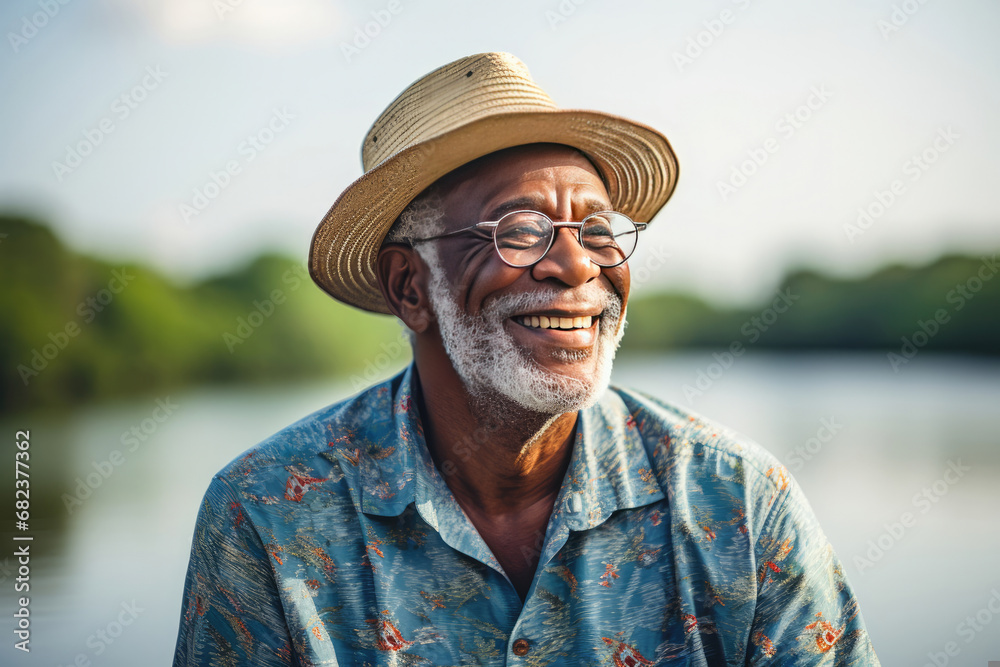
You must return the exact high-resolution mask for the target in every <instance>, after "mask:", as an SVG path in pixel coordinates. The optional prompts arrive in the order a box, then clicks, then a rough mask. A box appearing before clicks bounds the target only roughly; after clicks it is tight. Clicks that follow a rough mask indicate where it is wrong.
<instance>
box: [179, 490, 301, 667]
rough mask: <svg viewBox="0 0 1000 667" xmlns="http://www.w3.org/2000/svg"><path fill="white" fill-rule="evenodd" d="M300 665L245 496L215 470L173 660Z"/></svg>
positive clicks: (197, 529)
mask: <svg viewBox="0 0 1000 667" xmlns="http://www.w3.org/2000/svg"><path fill="white" fill-rule="evenodd" d="M251 664H252V665H283V666H287V665H298V660H296V658H295V657H294V655H293V651H292V645H291V640H290V637H289V633H288V629H287V626H286V624H285V617H284V612H283V609H282V605H281V600H280V598H279V595H278V590H277V587H276V585H275V580H274V576H273V572H272V570H271V566H270V563H269V560H268V555H267V552H266V551H265V549H264V545H263V543H262V542H261V539H260V536H259V535H258V534H257V531H256V529H255V528H254V526H253V525H252V523H251V521H250V518H249V516H248V514H247V512H246V510H245V509H244V507H243V504H242V503H241V500H240V497H239V495H238V494H237V493H236V492H235V491H234V490H233V489H232V487H231V486H230V485H229V483H228V482H226V481H225V480H224V479H222V478H220V477H216V478H214V479H213V480H212V483H211V484H210V485H209V488H208V491H207V492H206V493H205V498H204V500H203V501H202V504H201V510H200V511H199V513H198V520H197V524H196V526H195V532H194V541H193V544H192V545H191V561H190V564H189V565H188V571H187V578H186V581H185V585H184V602H183V606H182V609H181V621H180V631H179V633H178V636H177V647H176V650H175V653H174V667H189V666H194V665H251Z"/></svg>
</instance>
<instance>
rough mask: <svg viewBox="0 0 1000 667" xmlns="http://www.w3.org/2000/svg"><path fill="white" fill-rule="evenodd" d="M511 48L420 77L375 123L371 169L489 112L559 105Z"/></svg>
mask: <svg viewBox="0 0 1000 667" xmlns="http://www.w3.org/2000/svg"><path fill="white" fill-rule="evenodd" d="M556 108H557V107H556V104H555V102H553V101H552V98H550V97H549V96H548V95H547V94H546V93H545V91H543V90H542V89H541V88H540V87H539V86H538V84H536V83H535V82H534V80H532V78H531V73H530V72H529V71H528V68H527V66H526V65H525V64H524V63H523V62H521V61H520V60H519V59H518V58H517V57H515V56H513V55H511V54H509V53H499V52H498V53H480V54H477V55H474V56H468V57H466V58H462V59H460V60H456V61H455V62H452V63H449V64H447V65H445V66H444V67H439V68H438V69H436V70H434V71H433V72H431V73H430V74H427V75H426V76H423V77H421V78H420V79H417V80H416V81H414V82H413V83H412V84H410V85H409V86H408V87H407V88H406V90H404V91H403V92H402V93H400V95H399V96H398V97H397V98H396V99H395V100H393V101H392V103H391V104H389V106H388V107H387V108H386V110H385V111H383V112H382V115H380V116H379V117H378V119H377V120H376V121H375V122H374V123H373V124H372V126H371V128H370V129H369V130H368V134H367V135H365V140H364V143H362V145H361V165H362V168H363V169H364V170H365V171H366V172H367V171H370V170H371V169H372V168H374V167H375V166H377V165H379V164H381V163H382V162H384V161H385V160H387V159H389V158H391V157H392V156H393V155H396V154H397V153H399V152H400V151H402V150H404V149H406V148H409V147H410V146H413V145H416V144H420V143H422V142H425V141H427V140H428V139H432V138H434V137H436V136H439V135H442V134H444V133H446V132H448V131H450V130H453V129H455V128H458V127H461V126H463V125H467V124H468V123H470V122H473V121H477V120H480V119H482V118H486V117H489V116H496V115H501V114H505V113H520V112H527V111H551V110H553V109H556Z"/></svg>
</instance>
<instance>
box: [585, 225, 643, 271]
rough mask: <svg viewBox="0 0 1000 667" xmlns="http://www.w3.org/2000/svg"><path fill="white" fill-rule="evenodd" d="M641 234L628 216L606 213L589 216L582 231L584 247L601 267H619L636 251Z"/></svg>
mask: <svg viewBox="0 0 1000 667" xmlns="http://www.w3.org/2000/svg"><path fill="white" fill-rule="evenodd" d="M638 237H639V232H638V230H636V228H635V223H633V222H632V220H630V219H629V217H628V216H626V215H622V214H621V213H614V212H612V211H604V212H601V213H595V214H593V215H591V216H588V217H587V218H585V219H584V221H583V227H581V229H580V238H581V240H582V242H583V247H584V248H586V249H587V252H588V253H589V254H590V258H591V259H592V260H594V263H595V264H598V265H600V266H605V267H608V266H618V265H619V264H621V263H622V262H624V261H625V260H627V259H628V258H629V257H630V256H631V255H632V251H633V250H635V244H636V240H637V239H638Z"/></svg>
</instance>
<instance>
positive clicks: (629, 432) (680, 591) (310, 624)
mask: <svg viewBox="0 0 1000 667" xmlns="http://www.w3.org/2000/svg"><path fill="white" fill-rule="evenodd" d="M413 373H414V371H413V368H412V366H411V367H410V368H408V369H407V370H406V371H404V372H403V373H401V374H400V375H397V376H396V377H395V378H393V379H391V380H389V381H387V382H385V383H383V384H380V385H377V386H375V387H372V388H371V389H369V390H367V391H365V392H363V393H361V394H360V395H358V396H355V397H353V398H351V399H348V400H346V401H344V402H342V403H338V404H335V405H332V406H330V407H328V408H326V409H323V410H321V411H319V412H317V413H315V414H313V415H311V416H309V417H307V418H305V419H303V420H302V421H300V422H298V423H296V424H293V425H292V426H289V427H288V428H286V429H284V430H282V431H281V432H279V433H278V434H276V435H274V436H272V437H271V438H269V439H268V440H266V441H265V442H263V443H261V444H260V445H258V446H257V447H254V448H252V449H250V450H249V451H247V452H246V453H245V454H243V455H242V456H240V457H239V458H238V459H236V460H235V461H233V462H232V463H231V464H230V465H228V466H227V467H226V468H225V469H223V470H222V471H221V472H220V473H219V474H218V475H216V476H215V478H214V479H213V480H212V483H211V485H210V486H209V488H208V492H207V493H206V494H205V499H204V502H203V503H202V506H201V511H200V513H199V516H198V521H197V526H196V528H195V534H194V543H193V547H192V550H191V562H190V566H189V569H188V574H187V581H186V585H185V592H184V604H183V611H182V615H181V623H180V634H179V636H178V639H177V650H176V655H175V658H174V665H175V666H180V665H351V666H353V665H532V666H540V665H560V664H573V665H614V666H615V667H635V666H639V665H677V666H680V665H772V664H781V665H878V664H879V662H878V659H877V658H876V657H875V653H874V651H873V649H872V645H871V642H870V641H869V638H868V633H867V631H866V630H865V626H864V622H863V621H862V617H861V613H860V611H859V610H858V604H857V601H856V600H855V598H854V595H853V593H852V591H851V588H850V586H849V585H848V583H847V581H846V579H845V576H844V572H843V568H842V567H841V564H840V562H839V561H838V560H837V558H836V556H835V555H834V553H833V550H832V548H831V547H830V544H829V542H828V541H827V539H826V537H825V536H824V535H823V532H822V531H821V530H820V527H819V526H818V524H817V522H816V519H815V517H814V516H813V513H812V511H811V510H810V508H809V505H808V504H807V502H806V500H805V498H804V497H803V495H802V493H801V491H800V490H799V488H798V487H797V486H796V484H795V482H794V481H793V480H792V479H791V477H790V476H789V474H788V472H787V471H786V470H785V468H784V467H782V466H781V465H780V464H779V463H778V462H777V461H776V460H775V459H774V458H773V457H771V455H769V454H768V453H767V452H765V451H764V450H762V449H761V448H760V447H759V446H758V445H756V444H754V443H752V442H750V441H748V440H746V439H744V438H742V437H739V436H736V435H734V434H732V433H729V432H726V431H725V430H723V429H721V428H719V427H717V426H715V425H713V424H711V423H709V422H706V421H703V420H702V419H700V418H698V417H695V416H692V415H689V414H687V413H685V412H683V411H681V410H678V409H677V408H673V407H670V406H667V405H664V404H663V403H660V402H658V401H656V400H654V399H651V398H648V397H645V396H642V395H640V394H636V393H632V392H628V391H623V390H619V389H611V390H609V391H608V392H606V394H605V396H604V398H603V399H602V401H601V402H600V403H599V404H598V405H596V406H595V407H593V408H590V409H587V410H584V411H582V412H581V413H580V416H579V420H578V422H577V429H576V442H575V445H574V450H573V454H572V458H571V461H570V464H569V469H568V471H567V473H566V477H565V480H564V481H563V485H562V489H561V491H560V494H559V496H558V498H557V501H556V505H555V509H554V510H553V513H552V516H551V518H550V520H549V524H548V528H547V530H546V533H545V535H544V540H542V539H540V540H539V541H538V546H539V549H540V561H539V564H538V569H537V571H536V573H535V576H534V580H533V582H532V585H531V589H530V591H529V592H528V596H527V598H526V599H525V601H524V603H523V604H522V602H521V599H520V597H519V596H518V594H517V592H516V591H515V589H514V587H513V586H512V585H511V583H510V582H509V580H508V579H507V577H506V576H505V574H504V572H503V569H502V568H501V567H500V564H499V563H498V562H497V560H496V559H495V558H494V556H493V555H492V553H491V552H490V550H489V548H488V547H487V546H486V544H485V543H484V542H483V540H482V538H481V537H480V536H479V534H478V533H477V532H476V530H475V528H474V527H473V526H472V524H471V523H470V521H469V520H468V518H467V517H466V516H465V514H464V513H463V511H462V509H461V508H460V506H459V505H458V503H457V502H456V500H455V498H454V497H453V496H452V494H451V492H450V490H449V489H448V486H447V485H446V484H445V482H444V479H443V478H442V476H441V475H442V473H441V472H440V471H439V470H438V469H437V468H436V467H435V465H434V463H433V461H432V459H431V457H430V455H429V453H428V451H427V447H426V445H425V442H424V436H423V430H422V427H421V423H420V417H419V413H418V410H417V409H416V405H415V401H414V400H413V398H412V396H413V394H412V390H413V388H412V386H411V385H412V383H413V377H414V376H413ZM487 444H488V443H487ZM483 446H486V445H483ZM442 469H445V466H444V465H443V466H442Z"/></svg>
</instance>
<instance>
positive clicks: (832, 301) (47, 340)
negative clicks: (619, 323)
mask: <svg viewBox="0 0 1000 667" xmlns="http://www.w3.org/2000/svg"><path fill="white" fill-rule="evenodd" d="M996 274H997V266H996V264H995V263H994V261H993V254H992V253H991V254H990V255H988V256H985V257H981V258H978V257H947V258H943V259H941V260H939V261H937V262H935V263H934V264H932V265H930V266H927V267H922V268H906V267H891V268H887V269H884V270H882V271H879V272H878V273H876V274H874V275H872V276H870V277H868V278H865V279H861V280H836V279H831V278H828V277H824V276H822V275H818V274H815V273H812V272H808V271H803V272H798V273H794V274H792V275H790V276H789V277H788V278H787V280H786V281H785V283H784V284H783V285H782V287H781V288H780V289H779V290H778V291H777V292H776V293H775V295H774V297H773V298H771V299H768V301H767V303H764V304H761V305H760V307H758V308H754V309H749V310H746V311H743V310H720V309H716V308H713V307H712V306H710V305H708V304H706V303H705V302H703V301H701V300H699V299H697V298H694V297H690V296H684V295H676V294H659V295H651V296H642V297H639V298H636V299H634V300H633V301H632V302H631V303H630V307H629V327H628V335H626V337H625V341H624V345H623V350H624V351H626V352H627V351H628V350H671V349H677V348H686V347H701V348H728V347H731V346H732V345H733V344H735V343H739V344H740V345H742V346H745V347H747V348H750V347H755V348H772V349H773V348H782V349H854V350H857V349H873V348H876V349H882V350H886V351H887V352H892V353H895V354H899V355H901V356H902V358H906V355H907V354H908V353H909V352H908V351H909V348H910V347H912V348H913V350H914V351H916V350H917V349H922V348H928V349H935V350H948V351H962V352H971V353H979V354H997V353H998V352H1000V335H998V334H1000V280H993V278H994V277H995V276H996ZM0 281H2V285H3V289H2V290H0V309H2V310H0V313H2V314H0V365H2V370H3V374H2V381H0V412H13V411H20V410H25V409H32V408H38V407H45V406H57V405H68V404H72V403H77V402H81V401H85V400H90V399H95V398H102V397H108V396H122V395H132V394H146V395H148V394H159V393H163V392H168V391H172V390H174V389H176V388H178V387H181V386H187V385H192V384H199V383H236V382H266V381H274V380H288V379H294V378H306V377H324V376H335V375H339V376H342V377H352V376H353V378H354V380H355V384H356V385H357V386H358V387H360V386H361V385H363V384H364V383H365V382H364V381H365V379H366V378H369V379H370V377H372V376H374V374H375V373H377V372H380V371H382V370H383V369H385V368H386V367H387V366H389V365H399V364H401V363H403V361H404V360H405V358H406V357H407V356H408V355H409V350H408V347H407V346H406V345H405V344H404V343H403V341H402V339H401V335H400V328H399V326H398V325H397V324H396V322H395V320H393V319H392V318H389V317H378V316H372V315H370V314H367V313H363V312H361V311H358V310H355V309H353V308H349V307H347V306H344V305H341V304H339V303H337V302H335V301H333V300H332V299H330V298H329V297H328V296H326V295H325V294H323V293H322V292H321V291H320V290H319V289H318V288H317V287H316V286H315V285H314V284H313V283H312V281H311V280H310V279H309V276H308V275H307V273H306V271H305V268H304V266H303V265H302V264H301V263H300V262H296V261H294V260H292V259H289V258H286V257H279V256H274V255H264V256H261V257H259V258H257V259H256V260H254V261H253V262H252V263H250V264H249V265H247V266H246V267H244V268H242V269H240V270H238V271H234V272H231V273H227V274H225V275H222V276H218V277H215V278H211V279H207V280H203V281H201V282H198V283H196V284H193V285H189V286H179V285H177V284H175V283H174V282H171V281H170V280H168V279H166V278H164V277H163V276H161V275H159V274H158V273H156V272H155V271H152V270H150V269H148V268H144V267H142V266H138V265H135V264H123V265H120V264H111V263H108V262H106V261H101V260H96V259H93V258H90V257H86V256H83V255H80V254H78V253H76V252H74V251H72V250H70V249H68V248H67V247H66V246H65V245H63V244H62V243H61V242H60V241H59V239H57V238H56V237H55V236H54V235H53V234H52V232H51V231H50V230H49V229H48V228H47V227H46V226H45V225H43V224H41V223H39V222H37V221H33V220H30V219H27V218H24V217H18V216H11V215H8V216H0ZM908 346H909V347H908Z"/></svg>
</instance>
